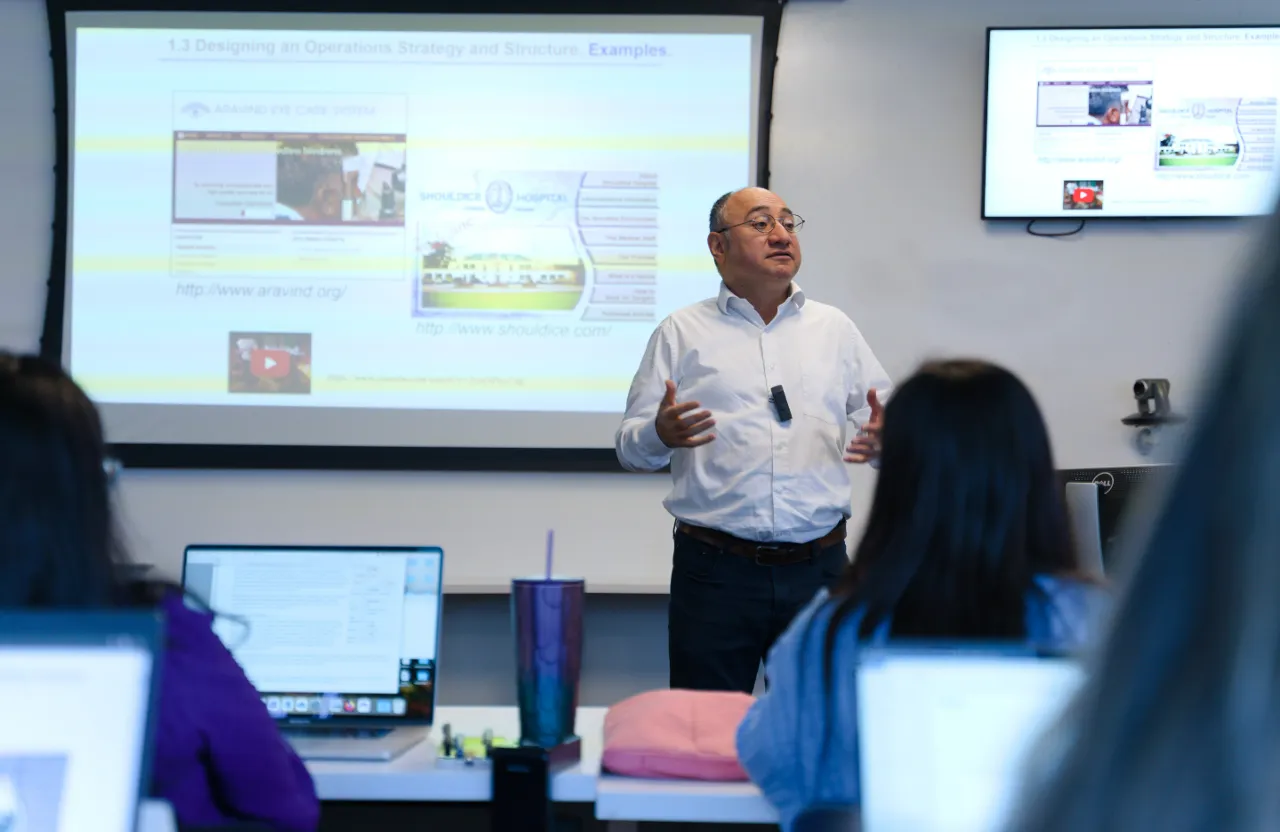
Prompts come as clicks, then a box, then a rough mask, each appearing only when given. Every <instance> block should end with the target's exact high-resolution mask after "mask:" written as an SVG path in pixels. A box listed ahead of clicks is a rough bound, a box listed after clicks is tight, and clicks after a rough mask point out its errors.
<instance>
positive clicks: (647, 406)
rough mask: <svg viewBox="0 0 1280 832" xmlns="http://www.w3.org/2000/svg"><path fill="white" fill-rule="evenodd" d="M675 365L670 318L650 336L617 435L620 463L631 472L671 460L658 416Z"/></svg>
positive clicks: (658, 466) (615, 439)
mask: <svg viewBox="0 0 1280 832" xmlns="http://www.w3.org/2000/svg"><path fill="white" fill-rule="evenodd" d="M674 367H675V345H674V343H673V341H672V338H671V324H670V322H669V320H668V321H663V322H662V324H660V325H659V326H658V328H657V329H655V330H654V331H653V335H651V336H650V337H649V344H648V346H646V347H645V350H644V358H642V359H641V361H640V369H638V370H636V375H635V378H633V379H632V380H631V390H630V391H629V392H628V393H627V412H626V414H625V415H624V416H623V418H622V425H621V426H619V428H618V433H617V436H616V437H615V438H614V450H615V451H617V454H618V462H620V463H621V464H622V467H623V468H626V469H627V470H628V471H657V470H658V469H659V468H662V467H663V466H665V465H667V464H668V463H669V462H670V461H671V449H670V448H668V447H667V446H666V445H665V444H663V442H662V440H661V439H659V438H658V427H657V418H658V407H659V406H660V405H661V403H662V397H663V395H664V394H665V393H666V383H667V380H668V379H672V380H674V379H673V373H674Z"/></svg>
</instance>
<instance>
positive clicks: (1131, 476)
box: [1058, 465, 1177, 572]
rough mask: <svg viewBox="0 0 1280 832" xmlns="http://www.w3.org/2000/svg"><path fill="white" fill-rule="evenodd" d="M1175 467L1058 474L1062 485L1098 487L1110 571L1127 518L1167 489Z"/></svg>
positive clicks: (1104, 554) (1080, 470)
mask: <svg viewBox="0 0 1280 832" xmlns="http://www.w3.org/2000/svg"><path fill="white" fill-rule="evenodd" d="M1176 470H1177V467H1176V466H1174V465H1133V466H1117V467H1115V468H1068V469H1064V470H1062V471H1059V472H1058V477H1059V479H1060V480H1061V481H1062V483H1063V484H1064V486H1065V484H1066V483H1071V482H1076V483H1094V484H1096V485H1097V487H1098V532H1099V535H1100V537H1101V544H1102V562H1103V566H1104V567H1105V568H1106V570H1107V571H1108V572H1112V571H1113V569H1114V566H1115V561H1114V558H1115V555H1116V553H1117V551H1118V549H1119V542H1120V535H1121V533H1122V532H1123V531H1124V522H1123V520H1124V517H1125V516H1126V512H1127V511H1128V510H1129V509H1130V508H1132V507H1133V506H1134V505H1139V504H1140V502H1141V500H1140V495H1142V494H1145V493H1147V492H1148V491H1150V490H1154V489H1163V488H1164V487H1165V486H1166V485H1167V483H1168V482H1169V480H1170V479H1171V478H1172V476H1173V473H1174V471H1176Z"/></svg>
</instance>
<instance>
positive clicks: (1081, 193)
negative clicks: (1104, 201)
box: [1071, 188, 1098, 205]
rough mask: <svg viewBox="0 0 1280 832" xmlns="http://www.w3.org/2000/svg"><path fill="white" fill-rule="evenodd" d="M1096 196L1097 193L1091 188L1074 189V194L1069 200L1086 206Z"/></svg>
mask: <svg viewBox="0 0 1280 832" xmlns="http://www.w3.org/2000/svg"><path fill="white" fill-rule="evenodd" d="M1097 195H1098V192H1097V191H1095V190H1094V189H1093V188H1076V190H1075V193H1073V194H1072V195H1071V199H1072V201H1073V202H1077V203H1079V204H1081V205H1088V204H1089V203H1091V202H1093V200H1094V197H1096V196H1097Z"/></svg>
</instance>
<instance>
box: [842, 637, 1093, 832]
mask: <svg viewBox="0 0 1280 832" xmlns="http://www.w3.org/2000/svg"><path fill="white" fill-rule="evenodd" d="M857 673H858V678H857V689H858V732H859V734H858V745H859V750H858V756H859V762H860V771H861V779H862V830H863V832H906V831H907V830H910V832H931V830H938V832H942V830H945V832H997V830H999V829H1001V828H1003V826H1004V823H1005V822H1006V821H1007V820H1008V815H1009V812H1010V811H1011V810H1012V809H1013V807H1014V806H1015V805H1016V802H1017V800H1018V798H1019V797H1020V787H1021V784H1022V778H1023V773H1024V769H1023V763H1024V758H1026V756H1027V753H1028V751H1029V750H1030V748H1031V747H1032V745H1033V744H1034V743H1035V742H1037V740H1039V738H1040V737H1041V735H1042V734H1043V732H1044V730H1045V729H1046V728H1047V727H1049V725H1050V724H1051V723H1052V721H1053V720H1054V719H1055V718H1056V717H1057V716H1058V715H1059V714H1060V713H1061V712H1062V709H1063V708H1064V707H1065V706H1066V703H1067V701H1068V699H1069V698H1070V697H1071V696H1072V695H1073V694H1074V693H1075V691H1076V690H1077V689H1078V688H1079V686H1080V684H1081V682H1082V681H1083V670H1082V669H1081V667H1080V665H1079V663H1078V661H1077V660H1076V659H1072V658H1069V657H1065V656H1050V655H1047V654H1043V653H1038V652H1036V651H1034V650H1032V649H1029V648H1020V647H1008V648H1006V647H984V646H972V645H954V646H946V645H934V646H901V645H896V646H890V647H877V648H871V647H868V648H866V649H865V650H863V651H862V653H861V659H860V661H859V666H858V670H857Z"/></svg>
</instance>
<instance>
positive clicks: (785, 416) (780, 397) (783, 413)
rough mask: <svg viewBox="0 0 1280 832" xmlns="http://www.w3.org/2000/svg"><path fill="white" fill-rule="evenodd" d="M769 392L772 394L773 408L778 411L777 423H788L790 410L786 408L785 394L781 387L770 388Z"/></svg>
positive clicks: (779, 385)
mask: <svg viewBox="0 0 1280 832" xmlns="http://www.w3.org/2000/svg"><path fill="white" fill-rule="evenodd" d="M769 392H770V393H772V394H773V407H774V409H775V410H777V411H778V421H780V422H790V421H791V408H790V407H788V406H787V394H786V391H784V390H783V389H782V385H781V384H778V385H775V386H774V387H771V388H770V389H769Z"/></svg>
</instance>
